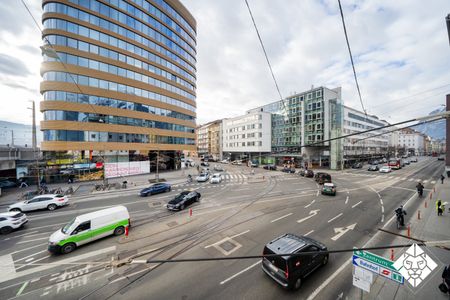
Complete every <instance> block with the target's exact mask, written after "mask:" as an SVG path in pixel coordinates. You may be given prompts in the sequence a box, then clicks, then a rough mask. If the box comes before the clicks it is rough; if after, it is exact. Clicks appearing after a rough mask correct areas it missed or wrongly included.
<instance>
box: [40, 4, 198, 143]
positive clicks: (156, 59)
mask: <svg viewBox="0 0 450 300" xmlns="http://www.w3.org/2000/svg"><path fill="white" fill-rule="evenodd" d="M171 3H172V2H171ZM174 5H175V4H174ZM177 7H181V8H182V9H181V10H178V9H175V8H174V7H172V6H171V5H170V4H168V3H166V2H165V1H163V0H158V1H145V0H135V1H124V0H106V1H97V0H69V1H58V0H55V1H49V0H44V1H43V11H44V15H43V18H42V20H43V21H42V22H43V25H44V32H43V43H44V44H46V45H48V46H47V47H52V48H53V49H54V51H55V53H48V52H47V53H45V51H44V55H43V58H44V61H43V63H42V76H43V83H42V85H41V92H42V94H43V100H44V102H43V103H44V105H41V107H42V110H43V111H44V121H43V122H42V124H41V129H42V130H43V131H44V142H43V144H42V148H43V150H51V149H50V148H51V146H50V145H53V144H51V143H55V142H66V144H65V145H64V146H61V147H62V148H65V150H85V149H93V150H95V149H96V148H98V147H96V146H95V145H96V142H111V143H114V145H113V144H111V145H112V146H111V147H112V148H111V149H104V146H103V148H102V149H101V150H133V149H127V148H126V147H127V145H126V144H125V143H146V144H148V149H149V150H153V149H158V145H157V144H168V145H171V144H173V145H186V149H187V150H190V149H192V150H194V147H193V146H194V144H195V130H194V128H195V127H196V125H195V122H196V67H195V65H196V31H195V27H196V23H195V20H194V18H193V17H192V16H191V15H190V14H189V12H187V10H185V9H184V8H183V7H182V5H181V4H180V5H179V6H178V5H177ZM55 54H56V55H57V57H55ZM100 111H101V113H100ZM74 122H80V124H81V123H101V125H99V126H98V127H99V128H98V130H99V131H96V132H91V131H79V130H73V129H74V124H76V123H74ZM137 127H138V128H137ZM113 128H114V129H113ZM117 128H120V132H117V130H118V129H117ZM155 129H158V130H159V131H158V133H157V134H155V132H154V131H152V130H155ZM144 132H145V133H144ZM180 134H181V135H183V137H180ZM46 142H48V146H46ZM70 142H88V144H89V145H87V147H88V148H85V149H72V148H71V145H70ZM120 143H124V144H123V145H122V146H117V145H120ZM102 144H104V143H102ZM47 147H48V149H46V148H47ZM61 147H60V148H61ZM114 147H116V148H114ZM141 149H142V147H141ZM165 149H168V147H167V146H166V147H165ZM179 149H180V148H179V146H177V147H174V148H173V150H179ZM97 150H98V149H97Z"/></svg>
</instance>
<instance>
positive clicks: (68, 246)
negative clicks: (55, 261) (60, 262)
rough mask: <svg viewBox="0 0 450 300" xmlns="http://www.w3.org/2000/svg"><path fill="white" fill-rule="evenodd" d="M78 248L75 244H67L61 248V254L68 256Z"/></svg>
mask: <svg viewBox="0 0 450 300" xmlns="http://www.w3.org/2000/svg"><path fill="white" fill-rule="evenodd" d="M76 247H77V245H75V244H74V243H67V244H65V245H64V246H62V247H61V253H62V254H68V253H70V252H72V251H73V250H75V248H76Z"/></svg>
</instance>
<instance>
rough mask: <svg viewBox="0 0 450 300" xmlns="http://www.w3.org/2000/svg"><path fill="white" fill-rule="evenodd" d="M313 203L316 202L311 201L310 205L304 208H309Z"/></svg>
mask: <svg viewBox="0 0 450 300" xmlns="http://www.w3.org/2000/svg"><path fill="white" fill-rule="evenodd" d="M314 202H316V199H314V200H313V201H311V203H310V204H308V205H306V206H305V208H308V207H310V206H311V205H313V204H314Z"/></svg>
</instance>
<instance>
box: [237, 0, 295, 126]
mask: <svg viewBox="0 0 450 300" xmlns="http://www.w3.org/2000/svg"><path fill="white" fill-rule="evenodd" d="M244 1H245V4H246V5H247V8H248V12H249V14H250V17H251V19H252V22H253V26H254V27H255V31H256V34H257V36H258V40H259V43H260V45H261V48H262V50H263V52H264V57H265V58H266V62H267V65H268V66H269V70H270V74H271V75H272V78H273V82H274V83H275V87H276V89H277V92H278V95H279V96H280V101H281V104H282V105H283V109H284V113H285V118H287V114H288V113H287V108H286V104H285V103H284V99H283V96H282V95H281V91H280V87H279V86H278V82H277V80H276V78H275V74H274V72H273V69H272V65H271V64H270V60H269V56H268V55H267V51H266V47H264V43H263V40H262V38H261V35H260V34H259V30H258V26H256V22H255V18H254V17H253V13H252V10H251V8H250V5H249V4H248V1H247V0H244Z"/></svg>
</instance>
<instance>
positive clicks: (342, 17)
mask: <svg viewBox="0 0 450 300" xmlns="http://www.w3.org/2000/svg"><path fill="white" fill-rule="evenodd" d="M338 3H339V10H340V12H341V19H342V26H343V27H344V35H345V40H346V41H347V48H348V53H349V55H350V61H351V63H352V69H353V76H354V77H355V83H356V89H357V90H358V95H359V101H360V102H361V107H362V110H363V111H364V114H365V115H366V118H367V111H366V109H365V107H364V103H363V100H362V96H361V90H360V88H359V83H358V77H357V76H356V70H355V63H354V62H353V55H352V50H351V48H350V42H349V41H348V35H347V28H346V26H345V20H344V12H343V10H342V5H341V0H338Z"/></svg>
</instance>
